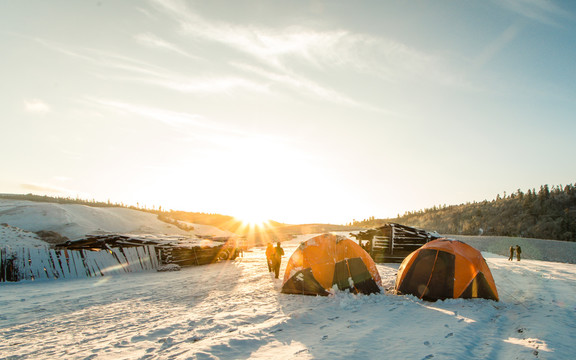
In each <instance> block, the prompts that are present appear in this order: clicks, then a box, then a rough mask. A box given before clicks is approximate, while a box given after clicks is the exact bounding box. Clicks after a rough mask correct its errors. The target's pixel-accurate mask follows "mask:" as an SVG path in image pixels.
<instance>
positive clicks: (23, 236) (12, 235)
mask: <svg viewBox="0 0 576 360" xmlns="http://www.w3.org/2000/svg"><path fill="white" fill-rule="evenodd" d="M14 244H18V245H21V246H25V247H43V246H47V245H48V244H47V243H46V242H44V241H43V240H42V239H40V237H39V236H38V235H36V234H35V233H33V232H30V231H25V230H22V229H19V228H17V227H14V226H10V225H8V224H6V223H2V224H1V225H0V246H2V247H4V246H10V245H14Z"/></svg>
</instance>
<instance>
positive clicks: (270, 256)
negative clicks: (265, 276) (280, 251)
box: [266, 243, 274, 272]
mask: <svg viewBox="0 0 576 360" xmlns="http://www.w3.org/2000/svg"><path fill="white" fill-rule="evenodd" d="M273 260H274V245H272V243H268V245H267V246H266V262H267V263H268V272H272V271H273V270H274V268H273V262H274V261H273Z"/></svg>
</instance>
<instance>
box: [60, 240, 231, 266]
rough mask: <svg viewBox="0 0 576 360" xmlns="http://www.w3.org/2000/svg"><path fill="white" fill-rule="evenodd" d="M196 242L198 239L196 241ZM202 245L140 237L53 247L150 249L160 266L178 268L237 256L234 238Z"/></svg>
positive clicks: (89, 241) (78, 242) (211, 241)
mask: <svg viewBox="0 0 576 360" xmlns="http://www.w3.org/2000/svg"><path fill="white" fill-rule="evenodd" d="M196 240H198V239H196ZM204 241H205V244H199V243H197V242H191V241H190V239H189V238H186V237H178V236H176V237H174V236H172V237H164V238H162V237H153V238H148V237H143V236H132V235H120V234H109V235H90V236H87V237H86V238H84V239H80V240H76V241H67V242H65V243H62V244H59V245H56V248H57V249H68V250H79V249H84V250H99V249H108V250H110V249H111V248H130V247H135V246H152V247H154V249H155V253H156V254H157V256H158V263H159V264H160V265H166V264H177V265H180V266H194V265H206V264H210V263H214V262H218V261H221V260H234V259H235V258H236V257H237V256H238V253H239V249H237V247H236V244H237V243H238V239H237V238H232V237H218V238H216V237H210V238H209V239H206V238H205V239H204Z"/></svg>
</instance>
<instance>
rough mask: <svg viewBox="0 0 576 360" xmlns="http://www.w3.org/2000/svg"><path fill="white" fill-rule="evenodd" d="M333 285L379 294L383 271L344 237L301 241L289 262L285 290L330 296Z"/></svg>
mask: <svg viewBox="0 0 576 360" xmlns="http://www.w3.org/2000/svg"><path fill="white" fill-rule="evenodd" d="M334 285H336V286H337V287H338V289H340V290H346V289H348V290H349V291H350V292H353V293H363V294H371V293H377V292H380V286H381V280H380V274H378V270H377V269H376V264H374V261H373V260H372V258H371V257H370V255H368V253H367V252H366V251H364V249H362V247H360V245H358V244H356V243H355V242H354V241H352V240H350V239H347V238H345V237H341V236H336V235H331V234H324V235H320V236H316V237H314V238H312V239H309V240H307V241H305V242H303V243H302V244H300V246H299V247H298V248H297V249H296V251H294V253H293V254H292V256H291V257H290V260H288V264H287V265H286V272H285V273H284V282H283V285H282V292H283V293H285V294H302V295H328V294H329V293H330V292H329V290H330V289H332V288H333V286H334Z"/></svg>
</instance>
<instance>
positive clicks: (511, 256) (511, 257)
mask: <svg viewBox="0 0 576 360" xmlns="http://www.w3.org/2000/svg"><path fill="white" fill-rule="evenodd" d="M508 260H510V261H512V260H514V246H510V257H508Z"/></svg>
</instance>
